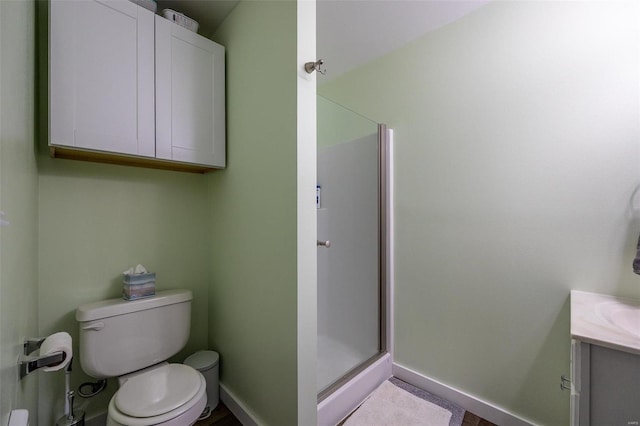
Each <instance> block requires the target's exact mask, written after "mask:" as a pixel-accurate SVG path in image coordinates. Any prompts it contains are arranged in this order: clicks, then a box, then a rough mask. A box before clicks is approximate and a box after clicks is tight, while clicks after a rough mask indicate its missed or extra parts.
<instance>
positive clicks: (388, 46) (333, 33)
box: [157, 0, 490, 84]
mask: <svg viewBox="0 0 640 426" xmlns="http://www.w3.org/2000/svg"><path fill="white" fill-rule="evenodd" d="M261 1H277V0H261ZM303 1H304V0H303ZM489 1H490V0H317V24H316V25H317V28H316V31H317V57H318V58H322V59H324V60H325V65H326V69H327V74H326V75H325V76H320V77H319V80H318V82H319V83H320V84H321V83H322V82H326V81H329V80H331V79H334V78H336V77H337V76H339V75H341V74H343V73H345V72H347V71H349V70H351V69H354V68H356V67H358V66H360V65H363V64H365V63H366V62H369V61H371V60H372V59H375V58H377V57H379V56H382V55H384V54H385V53H388V52H391V51H392V50H395V49H397V48H399V47H401V46H403V45H405V44H406V43H408V42H410V41H412V40H415V39H416V38H418V37H420V36H421V35H423V34H425V33H427V32H429V31H433V30H436V29H438V28H440V27H442V26H443V25H446V24H448V23H450V22H453V21H455V20H456V19H459V18H461V17H463V16H464V15H466V14H468V13H470V12H472V11H474V10H476V9H478V8H479V7H481V6H483V5H485V4H487V3H488V2H489ZM238 3H239V0H157V4H158V11H162V9H174V10H176V11H178V12H180V13H184V14H185V15H187V16H189V17H191V18H193V19H195V20H196V21H198V23H199V24H200V28H199V30H198V32H199V33H200V34H202V35H204V36H206V37H211V35H212V34H213V33H214V32H215V30H216V29H217V28H218V26H219V25H220V24H221V23H222V21H224V19H225V18H226V17H227V15H229V13H231V11H232V10H233V8H234V7H236V5H237V4H238Z"/></svg>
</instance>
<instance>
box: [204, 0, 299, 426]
mask: <svg viewBox="0 0 640 426" xmlns="http://www.w3.org/2000/svg"><path fill="white" fill-rule="evenodd" d="M214 40H216V41H218V42H219V43H221V44H222V45H224V46H225V47H226V49H227V56H226V60H227V147H228V151H227V160H228V162H227V164H228V168H227V169H226V170H225V171H224V172H222V173H216V174H213V175H211V176H210V182H209V183H210V191H211V194H212V198H211V202H212V204H211V210H212V216H211V222H212V231H211V239H212V240H213V246H212V255H211V256H210V260H209V265H210V268H211V277H212V284H211V288H210V291H209V343H210V345H211V347H212V348H213V349H215V350H218V351H219V352H220V356H221V361H220V369H221V371H220V373H221V382H222V383H223V384H224V386H225V387H226V388H227V389H228V390H229V391H230V392H231V393H232V394H233V395H235V396H236V397H237V398H238V400H239V401H240V402H241V403H243V404H244V405H245V406H246V408H247V409H248V410H249V411H250V412H252V413H253V415H254V416H255V417H256V418H257V419H258V420H259V421H260V422H261V423H264V424H270V425H295V424H296V423H297V371H296V369H297V339H296V332H297V328H296V325H297V298H296V297H297V296H296V295H297V271H296V262H297V260H296V259H297V257H296V256H297V243H296V235H297V234H296V227H297V219H296V208H297V196H296V170H297V169H296V166H297V159H296V143H297V136H296V135H297V133H296V114H297V108H296V104H297V102H296V81H297V80H296V79H297V75H296V72H297V70H296V3H295V2H294V1H277V2H272V1H269V2H264V1H243V2H241V3H240V4H239V5H238V6H237V7H236V8H235V9H234V10H233V12H232V13H231V15H230V16H229V17H228V18H227V19H226V20H225V22H224V23H223V24H222V26H221V27H220V29H219V30H218V31H217V32H216V34H215V35H214Z"/></svg>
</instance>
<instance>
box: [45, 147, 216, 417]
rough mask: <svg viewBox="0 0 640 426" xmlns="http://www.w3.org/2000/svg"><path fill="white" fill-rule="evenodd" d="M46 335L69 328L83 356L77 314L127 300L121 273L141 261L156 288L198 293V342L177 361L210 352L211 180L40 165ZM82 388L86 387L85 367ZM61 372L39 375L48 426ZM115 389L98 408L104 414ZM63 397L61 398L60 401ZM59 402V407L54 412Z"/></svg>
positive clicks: (194, 333)
mask: <svg viewBox="0 0 640 426" xmlns="http://www.w3.org/2000/svg"><path fill="white" fill-rule="evenodd" d="M39 172H40V176H39V185H40V198H39V212H38V213H39V244H38V250H39V276H40V285H39V291H38V300H39V306H40V317H39V330H40V333H41V334H43V335H47V334H49V333H52V332H55V331H59V330H65V331H68V332H69V333H70V334H71V336H72V337H73V338H74V350H75V351H77V349H78V348H77V337H78V324H77V322H76V321H75V309H76V307H78V306H79V305H81V304H83V303H87V302H93V301H98V300H102V299H106V298H112V297H120V294H121V290H122V275H121V274H122V271H124V270H125V269H127V268H128V267H129V266H133V265H135V264H137V263H142V264H143V265H145V266H146V267H147V269H149V270H151V271H154V272H156V274H157V276H156V289H157V290H166V289H174V288H185V289H190V290H192V291H193V295H194V299H193V304H192V318H191V337H190V339H189V343H188V344H187V346H186V348H185V349H184V350H183V351H182V352H181V353H180V354H178V355H177V356H176V357H175V360H178V361H182V360H183V359H184V358H185V357H186V356H187V355H188V354H189V353H191V352H193V351H195V350H197V349H205V348H206V347H207V326H208V313H207V297H208V285H209V282H210V279H209V267H208V262H209V258H208V257H209V256H208V253H209V252H210V237H209V235H210V220H209V195H208V189H207V177H206V176H202V175H194V174H187V173H179V172H169V171H159V170H148V169H141V168H132V167H123V166H114V165H105V164H95V163H85V162H79V161H70V160H59V159H51V158H49V157H46V156H41V157H40V158H39ZM76 365H77V368H76V369H75V370H74V373H73V378H72V380H73V384H74V385H75V386H77V385H79V384H80V383H82V381H86V380H88V377H87V376H86V375H84V373H83V372H82V371H81V369H80V368H79V367H80V366H79V364H76ZM62 376H63V375H62V374H59V375H52V374H47V375H44V376H41V379H40V380H41V386H40V414H41V421H42V422H43V424H44V423H45V422H47V423H48V424H51V423H53V422H55V419H54V418H50V417H47V416H51V413H53V415H54V416H57V415H60V414H61V408H62V407H63V406H62V405H61V404H62V402H63V401H62V400H61V396H62V394H63V392H62V391H61V390H62V389H64V387H63V380H62ZM116 388H117V384H116V382H115V381H112V383H111V385H110V392H108V393H105V395H104V396H103V397H102V398H101V399H99V400H95V401H91V406H90V407H89V408H88V410H87V411H88V412H90V413H93V412H97V411H101V410H105V409H106V404H107V403H108V397H109V395H110V394H112V393H113V391H114V390H115V389H116ZM52 395H56V396H57V398H52ZM52 404H53V406H51V405H52Z"/></svg>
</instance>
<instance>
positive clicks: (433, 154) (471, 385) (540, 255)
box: [319, 1, 640, 425]
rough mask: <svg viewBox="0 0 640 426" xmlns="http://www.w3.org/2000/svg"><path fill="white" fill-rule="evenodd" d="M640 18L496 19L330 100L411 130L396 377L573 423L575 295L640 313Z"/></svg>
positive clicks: (603, 14) (395, 58) (474, 21)
mask: <svg viewBox="0 0 640 426" xmlns="http://www.w3.org/2000/svg"><path fill="white" fill-rule="evenodd" d="M638 7H639V5H638V4H637V2H629V1H627V2H492V3H490V4H488V5H487V6H485V7H483V8H481V9H479V10H478V11H476V12H474V13H472V14H470V15H467V16H466V17H464V18H463V19H461V20H459V21H457V22H454V23H452V24H450V25H447V26H446V27H443V28H441V29H439V30H437V31H435V32H433V33H430V34H428V35H426V36H424V37H422V38H420V39H418V40H416V41H415V42H413V43H411V44H409V45H407V46H405V47H404V48H402V49H399V50H397V51H394V52H392V53H390V54H388V55H386V56H384V57H382V58H380V59H378V60H375V61H372V62H371V63H369V64H367V65H366V66H364V67H362V68H359V69H357V70H355V71H353V72H351V73H349V74H346V75H345V76H343V77H342V78H339V79H337V80H335V81H333V82H330V83H327V84H325V85H322V86H320V90H319V92H320V94H321V95H323V96H325V97H327V98H329V99H332V100H334V101H336V102H338V103H340V104H342V105H345V106H346V107H348V108H349V109H352V110H354V111H358V112H359V113H361V114H363V115H365V116H367V117H371V118H372V119H374V120H376V121H381V122H387V123H388V124H389V125H390V126H391V127H392V128H394V129H395V159H396V160H395V161H396V163H395V197H396V199H395V206H394V208H395V215H396V241H395V245H396V252H395V259H396V275H395V285H396V287H395V290H396V295H395V315H396V317H395V360H396V362H398V363H399V364H402V365H405V366H407V367H410V368H411V369H414V370H416V371H418V372H420V373H422V374H424V375H426V376H429V377H432V378H435V379H437V380H439V381H441V382H444V383H446V384H448V385H451V386H453V387H455V388H458V389H460V390H463V391H465V392H467V393H469V394H471V395H475V396H477V397H478V398H480V399H483V400H485V401H488V402H491V403H493V404H495V405H498V406H501V407H503V408H504V409H506V410H508V411H511V412H513V413H515V414H517V415H520V416H521V417H524V418H528V419H531V420H532V421H534V422H535V423H539V424H545V425H566V424H568V421H569V395H568V393H566V392H564V393H563V392H561V391H560V390H559V386H558V384H559V377H560V375H561V374H567V373H568V372H569V308H568V296H569V291H570V290H571V289H581V290H586V291H594V292H600V293H608V294H615V295H621V296H631V297H636V298H638V297H640V285H639V280H640V278H639V277H638V276H636V275H634V274H633V273H632V271H631V260H632V259H633V256H634V255H635V246H636V241H637V236H638V231H639V230H640V227H639V225H638V223H639V220H638V218H639V217H640V216H639V215H638V213H637V209H638V201H637V200H636V203H635V204H634V206H635V207H634V208H633V209H630V207H629V206H630V198H631V194H632V192H633V190H634V188H635V187H636V186H637V185H638V184H639V182H640V169H639V168H638V165H639V163H638V158H639V157H638V154H639V144H638V143H639V141H640V124H639V120H638V117H639V115H640V109H639V108H640V107H639V103H638V93H639V90H640V88H639V76H640V60H639V52H640V47H639V45H638V43H639V36H640V34H639V31H640V27H639V26H638V22H639V18H640V11H639V9H638ZM390 75H393V76H395V78H393V79H389V78H388V76H390Z"/></svg>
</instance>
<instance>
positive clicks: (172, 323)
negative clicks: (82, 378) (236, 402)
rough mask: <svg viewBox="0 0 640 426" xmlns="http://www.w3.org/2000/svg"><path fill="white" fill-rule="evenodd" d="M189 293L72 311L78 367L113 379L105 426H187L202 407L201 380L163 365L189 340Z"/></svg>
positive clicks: (189, 369)
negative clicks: (77, 329)
mask: <svg viewBox="0 0 640 426" xmlns="http://www.w3.org/2000/svg"><path fill="white" fill-rule="evenodd" d="M192 298H193V297H192V295H191V291H189V290H170V291H160V292H158V293H156V295H155V296H153V297H149V298H146V299H139V300H132V301H127V300H122V299H109V300H103V301H101V302H96V303H89V304H86V305H82V306H80V307H79V308H78V309H77V310H76V320H77V321H78V322H79V323H80V364H81V366H82V369H83V370H84V372H85V373H87V374H88V375H90V376H92V377H95V378H97V379H104V378H109V377H117V378H118V383H119V385H120V388H119V389H118V391H117V392H116V393H115V395H114V396H113V398H111V401H110V402H109V412H108V417H107V426H120V425H123V426H148V425H163V426H186V425H192V424H194V423H195V422H196V421H197V420H198V417H199V416H200V414H201V413H202V410H203V409H204V407H205V406H206V404H207V393H206V382H205V379H204V377H203V376H202V374H200V372H198V371H197V370H195V369H194V368H192V367H189V366H187V365H183V364H168V363H167V362H166V360H167V359H168V358H169V357H171V356H173V355H175V354H176V353H178V351H179V350H180V349H182V348H183V347H184V346H185V344H186V343H187V340H188V338H189V332H190V328H191V299H192Z"/></svg>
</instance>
